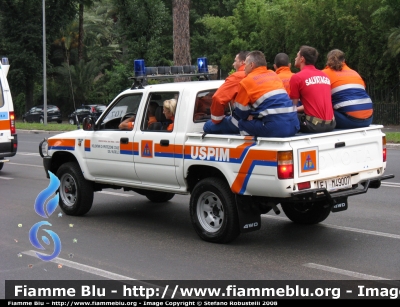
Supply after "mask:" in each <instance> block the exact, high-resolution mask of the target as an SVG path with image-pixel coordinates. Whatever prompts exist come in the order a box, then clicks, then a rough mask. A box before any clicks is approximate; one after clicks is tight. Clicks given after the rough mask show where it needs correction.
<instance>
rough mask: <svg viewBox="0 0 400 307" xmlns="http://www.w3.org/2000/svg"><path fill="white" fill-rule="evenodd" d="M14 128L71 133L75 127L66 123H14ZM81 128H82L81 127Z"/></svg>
mask: <svg viewBox="0 0 400 307" xmlns="http://www.w3.org/2000/svg"><path fill="white" fill-rule="evenodd" d="M15 128H17V130H18V129H21V130H44V131H72V130H76V129H77V128H76V125H70V124H67V123H65V124H64V123H62V124H57V123H47V125H44V124H41V123H23V122H18V121H17V122H16V123H15ZM81 128H82V126H81Z"/></svg>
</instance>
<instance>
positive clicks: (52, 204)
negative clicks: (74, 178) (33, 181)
mask: <svg viewBox="0 0 400 307" xmlns="http://www.w3.org/2000/svg"><path fill="white" fill-rule="evenodd" d="M49 175H50V183H49V186H48V187H47V188H46V189H44V190H43V191H42V192H40V193H39V195H38V196H37V197H36V200H35V211H36V213H37V214H39V215H40V216H41V217H44V218H48V217H49V216H50V215H52V214H53V212H54V211H55V210H56V208H57V205H58V201H59V195H58V193H57V194H56V195H55V196H54V197H53V198H52V199H50V200H49V201H48V203H47V210H45V207H46V206H45V203H46V199H48V198H49V197H50V196H51V195H52V194H54V193H55V192H56V191H57V189H58V187H59V186H60V180H58V178H57V177H56V176H55V175H54V174H53V173H52V172H50V171H49ZM46 211H47V214H46Z"/></svg>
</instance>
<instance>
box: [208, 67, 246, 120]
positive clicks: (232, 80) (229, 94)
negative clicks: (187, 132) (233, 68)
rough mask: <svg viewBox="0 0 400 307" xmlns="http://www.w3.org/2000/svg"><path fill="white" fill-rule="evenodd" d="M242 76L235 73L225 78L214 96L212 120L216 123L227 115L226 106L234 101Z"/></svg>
mask: <svg viewBox="0 0 400 307" xmlns="http://www.w3.org/2000/svg"><path fill="white" fill-rule="evenodd" d="M240 80H241V78H238V77H237V76H235V75H234V74H232V75H230V76H229V77H228V78H226V79H225V82H224V83H223V84H222V85H221V86H220V87H219V89H218V90H217V91H216V92H215V94H214V95H213V97H212V104H211V120H212V121H213V123H214V124H219V123H220V122H221V121H222V120H223V119H224V117H225V107H226V106H227V105H228V103H229V102H230V101H232V100H233V99H234V98H235V96H236V94H237V92H238V86H239V82H240Z"/></svg>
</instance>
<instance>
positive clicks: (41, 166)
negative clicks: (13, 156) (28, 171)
mask: <svg viewBox="0 0 400 307" xmlns="http://www.w3.org/2000/svg"><path fill="white" fill-rule="evenodd" d="M8 164H13V165H22V166H32V167H40V168H43V165H33V164H23V163H14V162H9V163H8Z"/></svg>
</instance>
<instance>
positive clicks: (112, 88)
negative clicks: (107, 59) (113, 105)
mask: <svg viewBox="0 0 400 307" xmlns="http://www.w3.org/2000/svg"><path fill="white" fill-rule="evenodd" d="M132 75H133V63H132V65H125V64H124V63H121V62H119V61H115V62H114V65H113V68H112V69H111V70H106V71H105V74H104V77H103V78H102V82H103V101H105V103H106V104H108V103H109V102H111V101H112V100H113V99H114V98H115V96H117V95H118V94H119V93H120V92H122V91H123V90H126V89H128V88H130V86H131V85H132V83H133V81H132V80H129V79H128V78H129V77H132Z"/></svg>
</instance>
